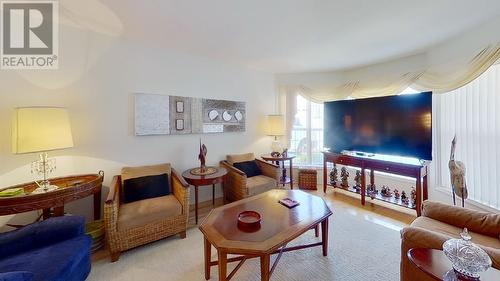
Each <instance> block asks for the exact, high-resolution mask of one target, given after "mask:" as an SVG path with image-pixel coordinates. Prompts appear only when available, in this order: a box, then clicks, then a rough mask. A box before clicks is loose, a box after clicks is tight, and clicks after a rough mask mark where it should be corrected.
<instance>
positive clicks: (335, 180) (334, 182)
mask: <svg viewBox="0 0 500 281" xmlns="http://www.w3.org/2000/svg"><path fill="white" fill-rule="evenodd" d="M338 183H339V177H338V171H337V167H335V166H334V167H333V169H332V170H331V171H330V184H331V185H333V186H334V187H337V184H338Z"/></svg>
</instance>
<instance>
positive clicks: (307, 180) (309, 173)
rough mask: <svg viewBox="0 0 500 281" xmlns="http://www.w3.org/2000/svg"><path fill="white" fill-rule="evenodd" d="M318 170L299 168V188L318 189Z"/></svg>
mask: <svg viewBox="0 0 500 281" xmlns="http://www.w3.org/2000/svg"><path fill="white" fill-rule="evenodd" d="M317 176H318V171H316V170H314V169H300V170H299V188H300V189H308V190H317V189H318V188H317V186H318V179H317Z"/></svg>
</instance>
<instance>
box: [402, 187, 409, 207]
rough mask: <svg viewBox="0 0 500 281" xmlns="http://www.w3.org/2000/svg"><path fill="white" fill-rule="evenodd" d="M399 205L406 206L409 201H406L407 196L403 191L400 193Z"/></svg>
mask: <svg viewBox="0 0 500 281" xmlns="http://www.w3.org/2000/svg"><path fill="white" fill-rule="evenodd" d="M401 203H403V204H405V205H408V203H410V199H408V196H407V195H406V192H405V191H404V190H403V191H401Z"/></svg>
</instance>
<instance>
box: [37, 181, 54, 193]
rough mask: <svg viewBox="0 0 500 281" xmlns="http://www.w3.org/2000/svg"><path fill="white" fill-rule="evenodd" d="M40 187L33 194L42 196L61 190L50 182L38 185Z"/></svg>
mask: <svg viewBox="0 0 500 281" xmlns="http://www.w3.org/2000/svg"><path fill="white" fill-rule="evenodd" d="M37 184H38V187H37V188H36V189H35V190H33V192H32V194H41V193H47V192H50V191H54V190H56V189H58V188H59V186H57V185H53V184H50V183H49V181H46V182H42V183H38V182H37Z"/></svg>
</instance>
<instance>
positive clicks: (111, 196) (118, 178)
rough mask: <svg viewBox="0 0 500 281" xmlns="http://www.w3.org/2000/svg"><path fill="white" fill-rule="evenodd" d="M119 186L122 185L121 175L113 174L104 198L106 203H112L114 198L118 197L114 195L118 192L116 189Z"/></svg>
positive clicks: (118, 188)
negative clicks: (106, 195)
mask: <svg viewBox="0 0 500 281" xmlns="http://www.w3.org/2000/svg"><path fill="white" fill-rule="evenodd" d="M121 187H122V178H121V176H120V175H118V176H114V177H113V180H112V181H111V185H110V186H109V193H108V197H107V198H106V201H105V203H106V204H111V203H113V201H115V199H118V198H116V196H117V194H118V191H119V190H120V189H121Z"/></svg>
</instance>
